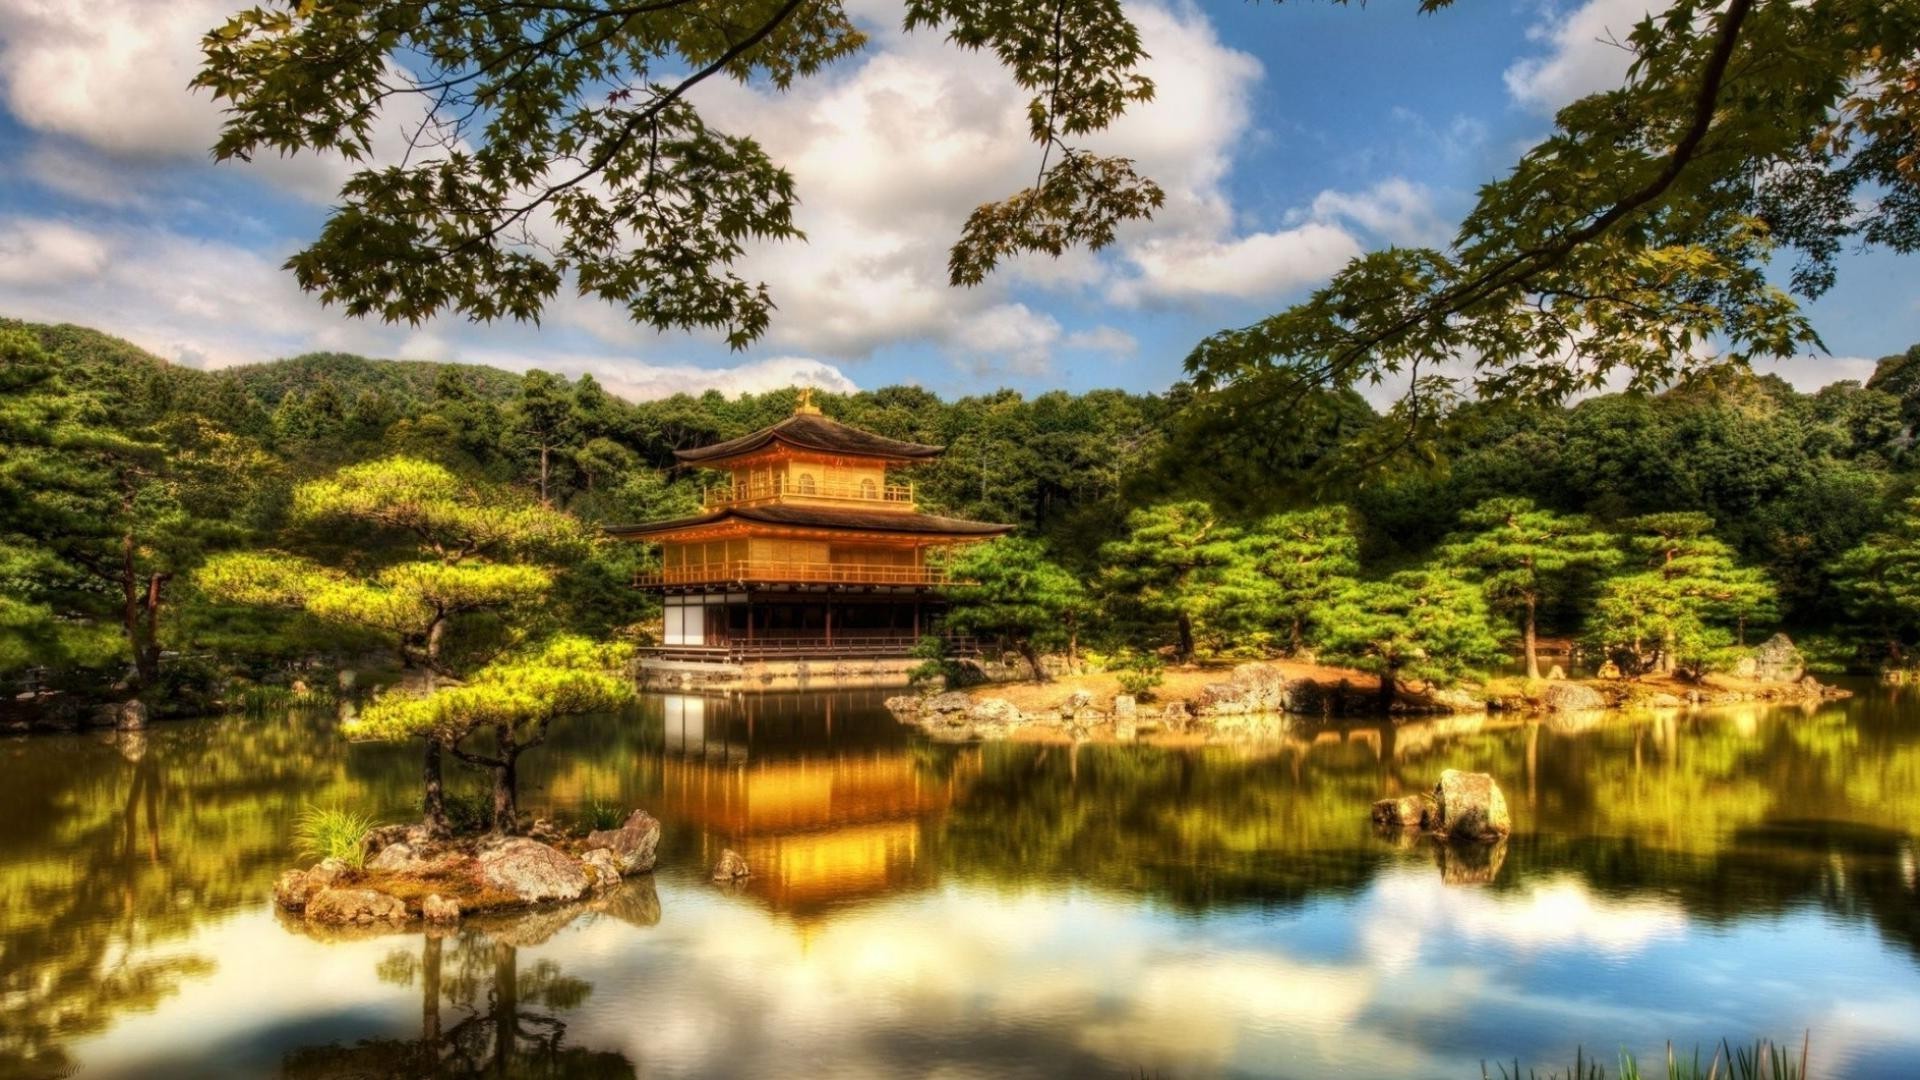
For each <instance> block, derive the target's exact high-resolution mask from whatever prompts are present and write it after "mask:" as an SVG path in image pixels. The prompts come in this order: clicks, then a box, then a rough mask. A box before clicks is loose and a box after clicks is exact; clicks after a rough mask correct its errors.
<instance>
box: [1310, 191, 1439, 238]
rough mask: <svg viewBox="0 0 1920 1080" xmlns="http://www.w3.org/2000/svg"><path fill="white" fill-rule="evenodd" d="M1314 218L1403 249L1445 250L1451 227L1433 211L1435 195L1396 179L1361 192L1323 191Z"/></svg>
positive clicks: (1315, 201)
mask: <svg viewBox="0 0 1920 1080" xmlns="http://www.w3.org/2000/svg"><path fill="white" fill-rule="evenodd" d="M1312 213H1313V217H1314V218H1315V219H1317V220H1320V221H1346V222H1351V223H1352V224H1355V225H1358V226H1359V227H1361V228H1362V229H1365V230H1366V231H1368V232H1370V233H1372V234H1374V235H1375V236H1378V237H1380V238H1381V239H1383V240H1386V241H1388V242H1389V243H1393V244H1399V245H1402V246H1418V247H1442V246H1445V245H1446V243H1447V240H1448V239H1449V237H1450V234H1451V232H1452V229H1451V227H1450V226H1449V225H1448V224H1447V222H1446V221H1444V220H1443V219H1442V218H1441V217H1440V216H1439V215H1438V214H1436V213H1434V209H1433V193H1432V192H1430V191H1428V190H1427V188H1426V187H1425V186H1424V185H1422V184H1416V183H1413V182H1411V181H1408V180H1404V179H1401V178H1399V177H1394V178H1391V179H1388V180H1382V181H1381V182H1380V183H1378V184H1375V185H1374V186H1372V187H1370V188H1368V189H1367V190H1365V191H1360V192H1345V191H1323V192H1321V193H1320V194H1319V195H1316V196H1314V200H1313V211H1312Z"/></svg>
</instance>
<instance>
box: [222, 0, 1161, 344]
mask: <svg viewBox="0 0 1920 1080" xmlns="http://www.w3.org/2000/svg"><path fill="white" fill-rule="evenodd" d="M906 26H907V28H908V29H921V30H942V29H944V30H946V31H947V35H948V38H949V39H950V40H951V41H952V42H953V43H954V44H955V45H957V46H959V47H961V48H964V49H968V50H987V51H991V52H992V53H993V54H994V56H995V57H997V58H998V59H999V60H1000V62H1001V63H1002V64H1004V65H1005V66H1006V67H1007V68H1008V69H1009V70H1010V71H1011V73H1012V75H1013V78H1014V80H1015V81H1016V82H1017V83H1018V84H1019V85H1020V86H1022V87H1023V88H1026V89H1028V90H1031V91H1032V92H1033V94H1034V97H1033V100H1032V102H1031V104H1030V106H1029V109H1028V115H1029V117H1030V121H1031V123H1030V131H1031V134H1032V137H1033V139H1034V141H1035V142H1036V143H1038V144H1039V146H1040V147H1041V160H1040V168H1039V172H1038V176H1037V178H1036V180H1035V182H1034V184H1033V186H1032V187H1029V188H1027V189H1025V190H1023V191H1020V192H1018V193H1016V194H1014V195H1013V196H1012V197H1010V198H1008V199H1006V200H1005V201H1003V202H999V203H994V204H989V205H986V206H982V207H980V208H979V209H978V210H976V211H975V212H974V213H973V215H972V216H971V217H970V218H969V220H968V221H967V223H966V226H965V228H964V229H963V231H962V236H961V239H960V241H959V243H957V244H956V245H955V247H954V249H953V254H952V258H951V260H950V267H949V269H950V275H951V277H952V279H953V280H954V281H955V283H957V284H972V283H976V282H978V281H980V280H981V279H982V278H983V277H984V275H985V274H986V273H987V272H988V271H989V270H991V269H992V267H993V266H994V265H995V264H996V263H997V262H998V260H999V259H1001V258H1003V257H1006V256H1009V255H1012V254H1014V253H1016V252H1022V251H1041V252H1046V253H1048V254H1050V255H1055V256H1057V255H1059V254H1061V253H1062V252H1063V251H1065V250H1066V249H1067V248H1068V247H1069V246H1073V245H1079V244H1085V245H1088V246H1091V247H1095V248H1098V247H1101V246H1103V245H1105V244H1107V243H1108V242H1110V241H1111V240H1112V239H1113V233H1114V228H1115V226H1116V225H1117V224H1118V223H1119V222H1121V221H1124V220H1128V219H1134V218H1143V217H1146V216H1148V215H1149V214H1150V213H1151V212H1152V211H1153V209H1155V208H1156V207H1158V206H1159V205H1160V204H1161V202H1162V198H1163V197H1162V193H1161V191H1160V189H1159V188H1158V187H1157V186H1155V185H1154V184H1153V183H1152V182H1150V181H1147V180H1145V179H1143V178H1141V177H1139V176H1138V175H1136V174H1135V172H1134V169H1133V164H1132V162H1130V161H1128V160H1127V159H1124V158H1117V157H1104V156H1100V155H1097V154H1094V153H1091V152H1089V151H1087V150H1085V149H1083V148H1080V147H1076V146H1073V145H1070V144H1069V143H1068V141H1067V140H1069V139H1072V138H1076V137H1079V136H1084V135H1087V134H1089V133H1092V132H1094V131H1098V130H1099V129H1101V128H1104V127H1106V126H1107V125H1108V124H1109V123H1110V122H1111V121H1113V120H1114V119H1116V118H1117V117H1118V116H1119V115H1120V113H1121V112H1122V110H1124V109H1125V108H1126V107H1127V106H1128V105H1129V104H1132V103H1134V102H1138V101H1144V100H1146V99H1148V98H1149V97H1150V96H1151V95H1152V92H1153V87H1152V84H1151V83H1150V82H1148V81H1147V79H1145V78H1144V77H1143V76H1141V75H1139V74H1138V73H1137V72H1136V71H1135V70H1134V69H1135V67H1136V66H1137V65H1138V63H1139V62H1140V61H1141V60H1142V59H1144V54H1143V52H1142V51H1141V48H1140V39H1139V34H1138V32H1137V31H1136V30H1135V29H1134V27H1133V25H1132V24H1131V23H1130V22H1128V21H1127V19H1126V17H1125V15H1124V14H1123V13H1122V11H1121V7H1120V5H1119V4H1117V3H1114V2H1112V0H1072V2H1063V3H1060V4H1056V5H1053V6H1049V7H1043V6H1039V5H1029V4H979V3H972V2H963V0H911V2H910V3H909V4H908V5H907V9H906ZM865 40H866V38H865V35H864V34H862V33H861V32H860V31H859V30H858V29H857V28H856V27H855V26H854V24H853V21H852V20H851V18H850V17H849V16H848V13H847V11H846V9H845V7H844V5H843V4H842V3H840V2H838V0H822V2H818V3H802V2H801V0H747V2H745V3H741V4H735V5H733V6H731V7H729V8H728V10H727V11H726V12H725V17H724V18H720V17H716V15H715V14H714V13H713V12H709V11H707V10H705V9H704V8H703V7H698V6H690V5H689V4H687V3H683V2H680V0H666V2H662V3H647V4H633V3H611V4H604V5H602V4H589V5H584V6H583V5H580V4H577V3H572V2H568V0H532V2H528V0H373V2H370V3H360V4H353V5H329V4H297V5H280V4H272V5H263V6H259V7H254V8H251V9H249V10H246V11H243V12H241V13H239V14H238V15H236V16H234V17H233V18H232V19H231V20H229V21H228V22H227V23H226V24H225V25H223V26H220V27H218V28H216V29H214V30H213V31H211V32H210V33H208V34H207V35H206V37H205V38H204V39H203V42H202V51H203V53H204V56H205V64H204V66H203V67H202V69H201V71H200V73H199V75H198V76H197V77H196V78H195V80H194V85H195V86H196V87H197V88H199V89H202V90H206V91H208V92H210V93H211V94H212V96H213V97H214V99H215V100H217V101H219V102H221V103H223V104H224V105H225V107H226V122H225V127H224V129H223V130H222V132H221V135H220V138H219V141H218V143H217V144H216V145H215V146H214V155H215V157H216V158H218V159H221V160H229V159H241V160H246V159H249V158H251V157H252V156H254V155H255V154H258V153H262V152H267V151H273V152H279V153H297V152H301V151H307V152H316V153H318V152H336V153H339V154H341V155H342V156H344V157H346V158H348V159H350V160H353V161H356V162H364V163H366V165H365V167H363V168H361V169H360V170H359V171H358V172H356V173H355V174H354V175H353V176H352V177H351V178H350V179H349V180H348V181H347V182H346V183H345V184H344V185H343V187H342V189H341V192H340V198H339V200H338V203H337V206H336V209H335V210H334V211H333V212H332V214H331V215H330V216H329V218H328V220H327V222H326V225H325V226H324V227H323V228H322V230H321V233H320V236H319V237H318V238H317V239H316V240H315V241H314V243H312V244H311V245H309V246H308V247H307V248H306V249H304V250H302V251H300V252H298V253H296V254H295V255H294V256H293V257H292V259H290V260H289V262H288V266H289V268H290V269H292V270H293V272H294V275H295V277H296V279H297V280H298V281H299V282H300V284H301V286H302V287H303V288H306V289H308V290H310V291H315V292H318V293H319V294H320V296H321V297H322V298H323V299H324V300H325V301H327V302H330V303H338V304H340V305H342V306H343V307H344V308H345V309H346V310H347V311H348V312H349V313H351V314H354V315H368V314H377V315H379V316H380V317H382V318H384V319H386V320H388V321H408V322H419V321H421V320H423V319H426V318H428V317H430V316H432V315H434V314H436V313H440V312H444V311H458V312H460V313H463V314H465V315H468V316H470V317H472V318H475V319H495V318H500V317H503V316H508V317H512V318H516V319H533V318H536V317H538V316H539V314H540V313H541V311H542V309H543V308H544V307H545V306H546V305H547V303H548V302H549V301H551V300H552V298H553V297H554V296H555V294H556V293H557V292H558V291H559V288H560V286H561V285H562V283H563V282H564V281H565V280H566V279H567V278H568V277H569V276H571V278H572V283H573V286H574V287H575V288H576V289H577V290H578V291H579V292H580V293H581V294H582V295H591V296H597V297H601V298H603V299H605V300H608V301H611V302H614V303H618V304H622V305H624V306H625V307H626V308H627V310H628V312H629V314H630V315H631V317H632V318H633V319H634V321H636V322H640V323H644V324H648V325H651V326H654V327H657V328H661V329H666V328H670V327H687V328H695V327H708V328H715V329H719V330H721V331H723V332H724V333H725V334H726V337H727V340H728V343H729V344H730V345H732V346H733V347H735V348H742V347H744V346H745V345H746V344H747V343H749V342H751V341H752V340H753V339H754V338H756V337H758V336H759V335H760V334H761V332H762V331H763V330H764V329H765V327H766V325H767V320H768V315H769V312H770V311H771V309H772V306H773V304H772V298H771V297H770V296H769V295H768V291H767V288H766V286H765V285H764V284H756V283H750V282H748V281H746V280H744V279H742V278H740V277H739V276H737V275H736V274H734V273H733V272H732V270H731V267H732V265H733V264H734V262H735V261H736V260H738V259H739V258H740V256H741V255H743V254H744V253H745V250H746V245H747V243H748V242H750V241H753V240H756V239H775V240H782V239H795V238H798V237H799V236H800V233H799V231H798V230H797V229H796V228H795V227H794V224H793V205H794V201H795V197H796V196H795V192H794V185H793V180H792V177H791V176H789V175H788V174H787V173H786V171H785V170H783V169H781V168H780V167H779V166H778V165H777V164H776V163H775V162H773V161H772V160H770V159H769V158H768V157H767V155H766V154H765V152H764V151H763V150H762V149H761V148H760V146H759V145H758V144H757V143H755V142H754V141H753V140H752V139H749V138H744V137H740V136H735V135H728V134H724V133H722V132H719V131H715V130H713V129H712V128H710V127H708V126H707V123H706V121H705V119H704V118H703V117H702V116H701V114H700V111H699V109H698V108H697V107H696V106H695V104H694V102H693V99H692V97H691V96H690V91H692V90H693V88H694V87H695V86H697V85H698V84H699V83H701V82H703V81H705V80H707V79H709V78H712V77H713V76H715V75H724V76H726V77H727V78H731V79H736V80H739V81H741V82H748V81H750V80H751V81H755V82H758V83H760V84H761V85H770V86H772V87H774V88H776V89H782V90H784V89H786V88H787V87H789V86H791V85H792V83H793V82H794V80H796V79H799V78H804V77H807V76H811V75H813V74H815V73H816V72H818V71H820V70H821V69H822V68H824V67H826V66H827V65H829V64H831V63H833V62H834V61H836V60H839V59H841V58H844V57H846V56H848V55H850V54H851V53H853V52H855V51H857V50H858V49H859V48H860V47H861V46H862V45H863V44H864V43H865ZM399 114H406V115H399ZM395 122H400V123H404V124H405V125H406V131H407V133H408V135H409V138H408V139H407V147H406V152H405V153H404V154H402V155H399V156H398V159H397V160H389V161H385V162H374V161H372V160H371V159H372V158H373V157H374V144H375V134H376V131H377V130H378V129H379V128H380V125H382V124H383V123H387V124H391V123H395Z"/></svg>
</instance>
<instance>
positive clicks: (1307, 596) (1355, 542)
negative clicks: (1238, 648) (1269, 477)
mask: <svg viewBox="0 0 1920 1080" xmlns="http://www.w3.org/2000/svg"><path fill="white" fill-rule="evenodd" d="M1359 572H1360V537H1359V531H1358V529H1357V527H1356V523H1355V521H1354V516H1353V513H1352V511H1350V510H1348V509H1347V508H1346V507H1344V506H1324V507H1317V508H1314V509H1311V510H1294V511H1288V512H1286V513H1281V514H1274V515H1272V516H1270V517H1267V518H1264V519H1262V520H1261V521H1259V522H1257V523H1256V524H1254V525H1253V526H1251V527H1249V528H1248V529H1247V530H1246V531H1245V533H1244V534H1242V535H1241V536H1240V538H1239V540H1238V542H1237V545H1236V547H1235V550H1234V551H1233V553H1232V557H1231V558H1230V559H1229V561H1228V562H1227V564H1226V565H1225V566H1224V567H1223V568H1222V572H1221V574H1220V576H1219V579H1218V581H1217V584H1216V585H1215V587H1214V589H1213V592H1212V598H1211V604H1210V608H1209V610H1210V613H1211V615H1210V618H1209V622H1210V623H1211V624H1212V625H1213V626H1214V627H1215V628H1216V629H1220V630H1232V631H1234V632H1236V634H1237V635H1238V636H1239V637H1240V639H1241V640H1243V641H1251V642H1254V643H1256V644H1258V645H1261V646H1265V645H1266V644H1268V640H1269V638H1270V637H1271V634H1272V631H1273V630H1275V629H1276V628H1277V629H1279V630H1280V631H1281V633H1282V635H1283V636H1282V638H1281V642H1282V643H1283V647H1284V648H1285V649H1286V650H1287V651H1288V652H1289V653H1291V652H1297V651H1298V650H1299V649H1300V647H1301V645H1302V643H1303V642H1304V641H1305V640H1306V637H1307V635H1308V633H1309V632H1310V631H1311V629H1312V623H1313V619H1314V617H1315V615H1316V613H1317V612H1318V611H1319V610H1320V609H1321V607H1322V606H1323V605H1325V604H1326V602H1327V601H1328V600H1329V599H1331V598H1332V597H1333V595H1334V594H1335V593H1336V592H1338V591H1339V590H1340V589H1341V588H1343V587H1344V583H1345V581H1346V579H1349V578H1352V577H1354V576H1355V575H1357V574H1359Z"/></svg>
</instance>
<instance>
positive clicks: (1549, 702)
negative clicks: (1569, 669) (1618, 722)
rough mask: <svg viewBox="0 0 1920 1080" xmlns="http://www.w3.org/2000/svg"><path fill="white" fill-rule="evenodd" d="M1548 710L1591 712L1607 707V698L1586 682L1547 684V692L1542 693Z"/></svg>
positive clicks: (1542, 698)
mask: <svg viewBox="0 0 1920 1080" xmlns="http://www.w3.org/2000/svg"><path fill="white" fill-rule="evenodd" d="M1541 700H1542V701H1543V702H1544V703H1545V704H1546V706H1547V711H1548V712H1591V711H1593V710H1595V709H1604V708H1606V707H1607V699H1606V697H1605V696H1603V695H1602V694H1601V693H1600V691H1598V690H1595V689H1594V688H1593V687H1591V686H1587V685H1586V684H1584V683H1576V682H1557V683H1550V684H1548V686H1547V692H1546V693H1545V694H1543V695H1541Z"/></svg>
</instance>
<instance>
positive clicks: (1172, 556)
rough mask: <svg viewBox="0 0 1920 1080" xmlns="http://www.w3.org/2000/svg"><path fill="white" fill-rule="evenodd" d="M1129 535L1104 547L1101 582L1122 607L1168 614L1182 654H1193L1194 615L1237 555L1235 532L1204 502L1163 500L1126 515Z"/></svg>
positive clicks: (1154, 615) (1152, 615) (1189, 656)
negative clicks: (1169, 501) (1167, 501)
mask: <svg viewBox="0 0 1920 1080" xmlns="http://www.w3.org/2000/svg"><path fill="white" fill-rule="evenodd" d="M1126 529H1127V534H1126V536H1125V537H1123V538H1122V539H1119V540H1114V541H1111V542H1109V543H1108V544H1106V545H1105V546H1103V547H1102V548H1101V549H1100V562H1101V565H1102V568H1103V581H1102V584H1103V586H1104V589H1105V591H1106V593H1107V595H1108V596H1109V597H1111V598H1113V599H1114V601H1115V602H1117V603H1118V604H1119V605H1121V606H1123V607H1132V608H1137V609H1138V610H1140V611H1141V612H1143V613H1144V614H1146V615H1147V616H1148V617H1149V618H1154V619H1170V620H1172V621H1173V623H1174V624H1175V626H1176V627H1177V629H1178V633H1179V636H1178V639H1177V641H1178V645H1177V648H1178V654H1179V656H1180V658H1181V659H1182V660H1188V659H1192V657H1193V652H1194V617H1195V615H1196V613H1197V612H1199V611H1200V610H1202V608H1203V607H1204V606H1205V602H1206V594H1207V590H1208V588H1209V587H1210V586H1211V585H1212V584H1213V583H1214V580H1215V579H1216V578H1217V577H1218V575H1219V572H1220V571H1221V569H1222V568H1224V567H1226V566H1228V565H1229V564H1230V563H1231V562H1232V561H1233V558H1234V541H1235V540H1236V539H1237V534H1236V533H1235V532H1234V530H1233V529H1232V528H1230V527H1228V526H1227V525H1226V524H1225V523H1223V522H1222V521H1221V520H1220V518H1219V516H1218V515H1216V514H1215V513H1214V512H1213V508H1212V507H1210V506H1208V505H1207V504H1206V503H1203V502H1177V503H1160V504H1158V505H1155V506H1149V507H1145V508H1142V509H1139V510H1135V511H1133V512H1132V513H1130V514H1128V515H1127V524H1126Z"/></svg>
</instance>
